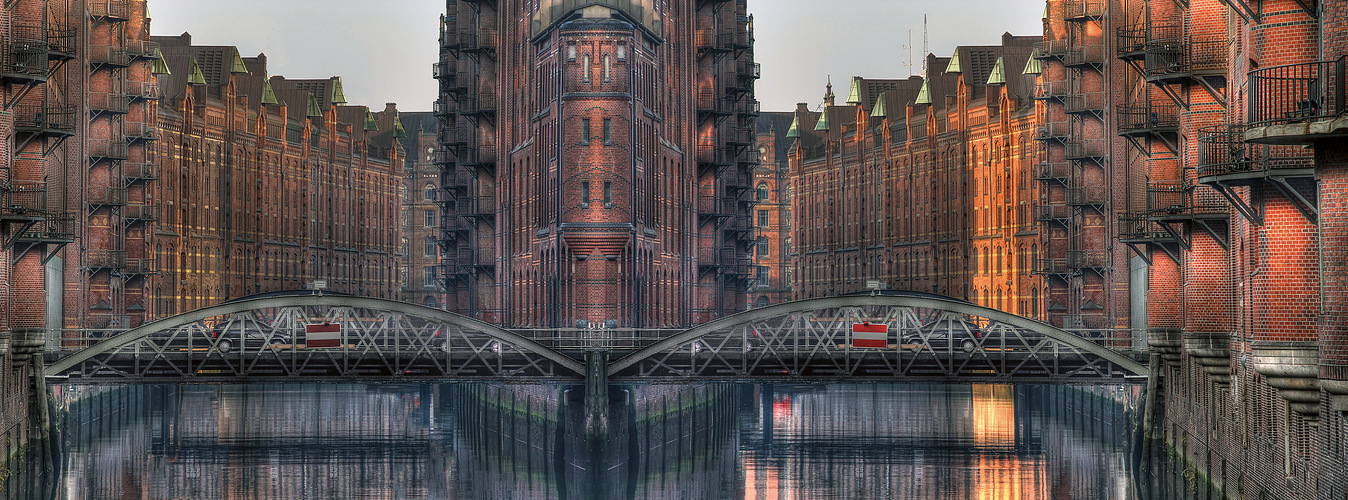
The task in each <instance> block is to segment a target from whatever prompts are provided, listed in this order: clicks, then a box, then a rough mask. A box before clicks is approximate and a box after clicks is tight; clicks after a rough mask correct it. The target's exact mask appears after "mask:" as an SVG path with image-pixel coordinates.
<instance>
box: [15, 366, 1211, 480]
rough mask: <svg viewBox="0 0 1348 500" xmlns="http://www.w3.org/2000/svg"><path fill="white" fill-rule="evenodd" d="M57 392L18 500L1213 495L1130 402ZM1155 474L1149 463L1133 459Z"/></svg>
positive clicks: (1080, 395) (712, 393)
mask: <svg viewBox="0 0 1348 500" xmlns="http://www.w3.org/2000/svg"><path fill="white" fill-rule="evenodd" d="M582 390H583V387H581V386H524V385H499V384H484V383H453V384H426V385H387V384H386V385H356V384H285V385H263V384H253V385H237V386H230V385H182V386H148V385H144V386H118V387H87V386H78V387H56V388H54V390H53V397H54V400H55V407H56V412H55V416H54V420H55V423H54V427H56V431H55V433H56V435H57V436H58V438H57V439H58V441H57V443H58V446H56V447H55V449H56V452H55V453H54V454H47V455H48V456H42V455H43V454H41V453H33V454H32V455H31V456H28V457H26V458H25V459H24V460H21V461H19V462H18V463H15V464H12V467H11V468H10V469H9V470H8V471H4V472H6V474H5V476H4V478H3V482H0V498H5V499H29V498H44V499H105V498H106V499H140V498H143V499H160V498H193V499H216V498H221V499H223V498H248V499H255V498H262V499H298V498H322V499H336V498H370V499H432V498H436V499H439V498H444V499H607V498H612V499H714V500H720V499H736V500H738V499H746V500H779V499H780V500H786V499H866V498H878V499H908V498H914V499H966V498H967V499H1019V498H1024V499H1034V498H1044V499H1059V498H1074V499H1131V498H1143V499H1153V498H1155V499H1169V498H1199V497H1202V498H1206V497H1207V495H1209V494H1211V493H1210V492H1206V491H1204V490H1203V489H1202V488H1199V487H1197V486H1196V485H1194V484H1192V483H1193V481H1195V479H1194V477H1195V475H1194V474H1192V471H1186V470H1184V469H1183V467H1181V466H1175V465H1173V464H1170V463H1169V462H1168V460H1167V456H1168V454H1167V453H1166V452H1164V451H1163V450H1161V451H1156V452H1155V453H1153V454H1152V455H1154V456H1153V457H1152V459H1151V460H1141V458H1140V457H1141V454H1140V451H1141V450H1140V449H1139V448H1140V445H1139V444H1138V443H1140V442H1141V441H1140V440H1138V439H1137V430H1138V428H1139V422H1140V420H1141V415H1142V400H1143V395H1142V390H1141V388H1140V387H1138V386H1131V385H1130V386H1083V387H1067V386H1035V385H954V384H835V385H781V384H778V385H767V384H729V383H726V384H705V385H692V386H669V385H636V386H616V385H615V386H612V387H611V388H610V391H609V406H608V408H607V412H606V413H603V414H599V415H596V414H594V413H592V412H586V411H584V408H585V405H584V403H585V398H584V397H583V395H582V394H581V391H582ZM1147 463H1150V464H1152V465H1151V466H1149V467H1145V468H1144V467H1142V466H1140V465H1139V464H1147Z"/></svg>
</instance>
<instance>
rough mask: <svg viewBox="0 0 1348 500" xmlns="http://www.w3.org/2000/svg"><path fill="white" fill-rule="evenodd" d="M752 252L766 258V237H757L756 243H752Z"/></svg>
mask: <svg viewBox="0 0 1348 500" xmlns="http://www.w3.org/2000/svg"><path fill="white" fill-rule="evenodd" d="M754 253H755V254H757V257H759V258H767V256H768V239H767V238H759V239H758V241H757V244H756V245H754Z"/></svg>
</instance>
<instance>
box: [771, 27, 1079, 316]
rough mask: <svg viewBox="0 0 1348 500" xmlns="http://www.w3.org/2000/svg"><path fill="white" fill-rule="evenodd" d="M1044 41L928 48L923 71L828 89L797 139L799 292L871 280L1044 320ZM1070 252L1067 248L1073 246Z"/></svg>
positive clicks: (823, 293) (1047, 306)
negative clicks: (1039, 207) (839, 94)
mask: <svg viewBox="0 0 1348 500" xmlns="http://www.w3.org/2000/svg"><path fill="white" fill-rule="evenodd" d="M1038 40H1039V37H1013V36H1011V35H1009V34H1007V35H1004V36H1003V37H1002V41H1003V43H1002V45H1000V46H991V47H969V46H962V47H959V48H958V49H957V50H956V53H955V54H954V55H953V57H951V58H937V57H934V56H928V59H927V67H928V68H929V74H930V76H929V77H928V78H925V79H924V78H922V77H912V78H910V79H908V80H872V79H864V78H861V77H854V78H853V79H852V86H851V91H850V93H849V96H848V98H847V102H846V105H842V106H839V105H836V104H835V99H834V97H833V92H832V85H831V84H830V85H829V89H828V93H827V95H826V96H825V101H824V106H823V109H822V111H821V112H818V113H816V112H811V111H809V110H808V109H807V108H806V106H805V105H804V104H802V105H800V106H799V108H798V109H797V110H796V112H795V120H794V123H793V124H792V125H791V127H790V129H789V131H788V133H787V134H786V135H787V136H788V138H791V139H795V141H794V144H793V145H792V147H791V150H790V151H791V152H790V161H791V177H790V182H791V183H792V184H793V186H794V191H795V192H794V193H793V194H792V195H791V196H790V198H791V210H792V212H793V213H794V215H795V221H794V227H795V230H794V233H793V235H794V238H795V244H794V245H793V247H792V250H793V252H794V261H795V266H796V269H795V287H794V292H795V296H796V298H801V299H805V298H814V297H827V296H832V295H838V294H843V293H851V292H857V291H861V290H864V289H865V287H866V284H867V281H870V280H879V281H881V282H882V283H883V286H886V287H887V288H891V289H900V290H914V291H922V292H930V293H936V294H941V295H947V296H954V297H958V298H963V299H966V300H969V301H971V302H974V303H977V304H980V305H986V306H988V307H994V308H998V309H1002V310H1005V311H1008V312H1013V313H1016V314H1021V315H1024V316H1027V317H1033V318H1044V317H1046V314H1047V312H1049V311H1055V310H1056V309H1055V308H1054V307H1053V303H1052V302H1050V301H1049V300H1048V296H1047V294H1046V293H1045V278H1044V277H1043V276H1041V275H1040V274H1039V273H1036V272H1034V271H1035V270H1036V269H1037V268H1036V266H1035V265H1034V263H1035V262H1036V260H1042V259H1037V257H1038V256H1039V255H1041V252H1044V253H1043V254H1042V255H1048V254H1047V252H1046V251H1044V250H1041V245H1043V243H1044V242H1043V241H1041V239H1040V231H1039V229H1040V228H1039V227H1037V226H1036V225H1035V218H1034V216H1033V213H1032V207H1033V206H1034V202H1035V199H1036V193H1037V191H1038V188H1039V186H1037V185H1036V183H1035V182H1034V181H1033V177H1032V171H1033V167H1034V166H1035V165H1036V164H1035V159H1036V158H1037V151H1038V147H1037V145H1036V143H1035V142H1034V137H1035V132H1036V125H1037V124H1038V123H1039V120H1038V118H1037V116H1038V114H1037V112H1036V103H1035V101H1034V100H1033V99H1032V95H1033V90H1034V83H1035V81H1036V77H1037V73H1038V71H1039V70H1038V69H1037V64H1035V63H1036V62H1037V61H1031V59H1030V54H1031V49H1032V46H1033V44H1034V42H1036V41H1038ZM1064 257H1066V255H1064Z"/></svg>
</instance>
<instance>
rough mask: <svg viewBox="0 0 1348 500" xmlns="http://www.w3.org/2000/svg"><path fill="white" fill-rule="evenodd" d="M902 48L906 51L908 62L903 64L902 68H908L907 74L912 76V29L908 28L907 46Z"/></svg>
mask: <svg viewBox="0 0 1348 500" xmlns="http://www.w3.org/2000/svg"><path fill="white" fill-rule="evenodd" d="M903 48H905V49H907V50H908V62H905V63H903V66H904V67H905V68H908V74H910V75H911V74H913V29H912V28H908V44H907V45H904V46H903Z"/></svg>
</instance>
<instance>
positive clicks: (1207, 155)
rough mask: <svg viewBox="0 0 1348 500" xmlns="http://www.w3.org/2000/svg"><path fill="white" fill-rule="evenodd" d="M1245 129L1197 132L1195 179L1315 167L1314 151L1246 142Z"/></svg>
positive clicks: (1222, 127)
mask: <svg viewBox="0 0 1348 500" xmlns="http://www.w3.org/2000/svg"><path fill="white" fill-rule="evenodd" d="M1248 129H1249V127H1248V126H1246V125H1243V124H1241V125H1218V126H1213V127H1204V128H1202V129H1199V134H1200V135H1199V138H1198V142H1199V145H1200V147H1201V148H1200V150H1199V153H1200V154H1199V158H1198V177H1200V178H1203V177H1212V176H1220V175H1242V174H1248V173H1252V172H1253V173H1258V172H1266V171H1269V170H1276V169H1284V170H1295V169H1309V168H1314V166H1315V152H1314V151H1311V150H1309V149H1306V148H1305V147H1302V146H1298V145H1274V144H1253V143H1249V142H1246V141H1245V131H1246V130H1248Z"/></svg>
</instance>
